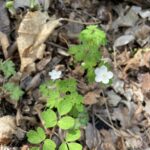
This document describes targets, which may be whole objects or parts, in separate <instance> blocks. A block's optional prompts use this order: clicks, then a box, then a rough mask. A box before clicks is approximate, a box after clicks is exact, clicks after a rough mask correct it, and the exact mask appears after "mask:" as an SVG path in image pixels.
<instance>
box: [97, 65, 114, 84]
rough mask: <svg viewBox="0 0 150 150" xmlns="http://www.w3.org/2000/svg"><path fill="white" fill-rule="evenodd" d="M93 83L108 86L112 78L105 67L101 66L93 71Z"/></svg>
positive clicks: (111, 74)
mask: <svg viewBox="0 0 150 150" xmlns="http://www.w3.org/2000/svg"><path fill="white" fill-rule="evenodd" d="M95 74H96V77H95V81H96V82H102V83H104V84H108V83H109V80H110V79H111V78H112V77H113V73H112V72H111V71H108V69H107V67H106V66H104V65H103V66H101V67H100V68H96V69H95Z"/></svg>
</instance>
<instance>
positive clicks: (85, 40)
mask: <svg viewBox="0 0 150 150" xmlns="http://www.w3.org/2000/svg"><path fill="white" fill-rule="evenodd" d="M79 40H80V44H79V45H74V46H71V47H70V49H69V52H70V54H72V55H73V56H74V58H75V62H76V63H81V64H82V66H83V67H84V69H85V70H87V79H88V81H89V82H93V81H94V79H95V81H96V82H102V83H104V84H108V83H109V81H110V79H111V78H112V77H113V73H112V72H111V71H108V68H107V65H106V64H107V63H105V62H104V61H103V59H102V56H101V52H100V51H99V47H100V46H101V45H105V44H106V35H105V32H103V31H101V30H100V29H98V28H97V26H95V25H92V26H88V27H87V28H86V29H85V30H83V31H82V32H81V33H80V35H79ZM49 75H50V77H51V80H52V81H48V82H46V83H44V84H42V85H41V86H40V92H41V93H42V96H43V97H45V98H46V99H47V103H46V108H45V110H44V111H42V112H41V114H40V118H41V122H42V124H43V127H44V129H45V130H47V129H51V128H54V129H56V128H59V130H61V131H62V132H63V133H64V134H62V136H63V137H61V141H62V143H61V145H60V146H59V148H58V149H59V150H82V145H81V144H79V143H78V142H77V141H78V140H79V139H80V137H81V131H80V129H81V127H83V126H86V125H87V123H88V113H87V111H86V108H85V106H84V104H83V96H82V95H81V94H79V92H78V89H77V82H76V80H75V79H74V78H70V79H63V80H60V78H62V72H61V71H58V70H52V71H51V72H49ZM58 79H59V80H58ZM39 130H40V131H39ZM45 133H46V132H44V130H43V129H42V128H40V127H38V128H37V130H30V131H29V132H28V133H27V138H28V141H29V142H30V143H31V144H38V145H39V144H40V145H42V149H43V150H55V149H56V147H57V146H56V144H55V143H54V141H53V140H52V139H51V138H50V137H49V136H48V135H46V134H45ZM31 149H32V150H39V146H37V145H35V147H32V148H31Z"/></svg>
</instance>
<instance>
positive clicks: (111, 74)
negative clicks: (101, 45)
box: [107, 71, 113, 79]
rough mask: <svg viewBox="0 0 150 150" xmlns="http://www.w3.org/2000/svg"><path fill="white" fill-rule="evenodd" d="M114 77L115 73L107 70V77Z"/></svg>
mask: <svg viewBox="0 0 150 150" xmlns="http://www.w3.org/2000/svg"><path fill="white" fill-rule="evenodd" d="M112 77H113V73H112V72H111V71H108V72H107V78H108V79H111V78H112Z"/></svg>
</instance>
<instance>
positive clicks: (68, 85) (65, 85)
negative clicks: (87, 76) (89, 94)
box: [56, 79, 77, 94]
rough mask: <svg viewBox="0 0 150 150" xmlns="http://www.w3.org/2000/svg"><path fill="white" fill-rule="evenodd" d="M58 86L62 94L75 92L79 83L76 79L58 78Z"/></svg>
mask: <svg viewBox="0 0 150 150" xmlns="http://www.w3.org/2000/svg"><path fill="white" fill-rule="evenodd" d="M56 86H57V88H58V90H59V92H60V94H63V93H64V94H66V92H75V91H76V89H77V87H76V86H77V83H76V80H75V79H66V80H57V81H56Z"/></svg>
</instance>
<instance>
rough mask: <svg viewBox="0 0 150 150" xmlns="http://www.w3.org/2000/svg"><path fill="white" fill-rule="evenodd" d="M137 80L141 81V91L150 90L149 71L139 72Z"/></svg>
mask: <svg viewBox="0 0 150 150" xmlns="http://www.w3.org/2000/svg"><path fill="white" fill-rule="evenodd" d="M139 80H140V82H141V87H142V90H143V92H146V93H147V92H149V91H150V73H145V74H140V75H139Z"/></svg>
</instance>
